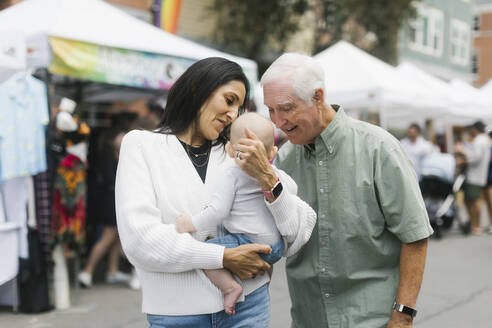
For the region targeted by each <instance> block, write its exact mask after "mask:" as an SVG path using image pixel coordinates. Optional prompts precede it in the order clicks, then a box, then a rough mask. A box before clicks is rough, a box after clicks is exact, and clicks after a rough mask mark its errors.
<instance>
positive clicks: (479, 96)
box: [450, 79, 492, 122]
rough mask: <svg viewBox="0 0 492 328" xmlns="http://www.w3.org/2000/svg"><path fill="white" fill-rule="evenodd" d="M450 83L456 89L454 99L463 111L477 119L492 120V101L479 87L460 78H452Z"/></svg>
mask: <svg viewBox="0 0 492 328" xmlns="http://www.w3.org/2000/svg"><path fill="white" fill-rule="evenodd" d="M450 85H451V87H452V88H453V90H454V93H453V95H454V100H455V102H458V104H459V106H460V107H461V108H462V109H463V111H465V112H466V113H469V114H470V115H471V116H473V117H475V118H476V119H481V120H483V121H486V122H492V101H491V100H489V99H487V98H486V97H485V96H484V94H483V93H482V92H481V91H480V90H479V89H477V88H475V87H473V86H472V85H470V84H468V83H466V82H464V81H462V80H459V79H453V80H451V82H450Z"/></svg>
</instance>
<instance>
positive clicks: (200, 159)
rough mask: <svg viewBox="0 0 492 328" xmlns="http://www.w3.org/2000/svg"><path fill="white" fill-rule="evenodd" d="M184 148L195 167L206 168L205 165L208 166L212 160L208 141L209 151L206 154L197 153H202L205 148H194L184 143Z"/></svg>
mask: <svg viewBox="0 0 492 328" xmlns="http://www.w3.org/2000/svg"><path fill="white" fill-rule="evenodd" d="M184 146H185V149H186V153H187V154H188V157H189V158H190V160H191V162H192V163H193V165H194V166H195V167H204V166H205V165H207V164H208V159H209V158H210V152H211V151H210V150H211V146H210V142H209V141H207V143H206V147H207V150H206V151H205V152H200V153H199V152H197V151H201V150H202V149H203V147H199V148H193V147H191V146H190V145H188V144H187V143H184Z"/></svg>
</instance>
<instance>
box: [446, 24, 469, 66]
mask: <svg viewBox="0 0 492 328" xmlns="http://www.w3.org/2000/svg"><path fill="white" fill-rule="evenodd" d="M470 42H471V41H470V26H469V25H468V24H466V23H465V22H462V21H459V20H456V19H452V20H451V37H450V48H451V49H450V59H451V62H453V63H455V64H459V65H463V66H465V65H468V63H469V62H470V58H469V57H470Z"/></svg>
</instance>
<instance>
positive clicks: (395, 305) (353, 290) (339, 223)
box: [246, 54, 433, 328]
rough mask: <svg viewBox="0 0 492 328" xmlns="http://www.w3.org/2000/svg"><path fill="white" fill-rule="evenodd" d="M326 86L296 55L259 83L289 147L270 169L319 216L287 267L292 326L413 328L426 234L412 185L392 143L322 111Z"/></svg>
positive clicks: (338, 111)
mask: <svg viewBox="0 0 492 328" xmlns="http://www.w3.org/2000/svg"><path fill="white" fill-rule="evenodd" d="M332 78H336V77H332ZM324 81H325V78H324V73H323V69H322V67H320V66H319V64H317V63H316V61H315V60H314V59H312V58H311V57H309V56H305V55H300V54H284V55H282V56H281V57H280V58H278V59H277V60H276V61H275V62H274V63H273V64H272V65H271V66H270V67H269V68H268V70H267V71H266V72H265V74H264V75H263V77H262V79H261V83H262V85H263V90H264V96H265V98H264V99H265V104H266V105H267V106H268V108H269V111H270V118H271V120H272V121H273V122H274V123H275V125H276V126H277V127H278V128H280V129H281V130H282V131H283V132H285V133H286V134H287V136H288V138H289V142H288V143H287V144H286V145H284V146H283V147H282V148H281V150H280V152H279V155H278V157H277V159H276V165H277V166H278V167H279V168H281V169H283V170H285V171H286V172H287V173H288V174H289V175H290V176H291V177H292V178H294V180H295V181H296V182H297V184H298V186H299V189H298V193H299V196H300V197H301V198H303V199H304V200H305V201H306V202H307V203H309V204H310V205H311V207H312V208H314V209H315V210H316V211H317V214H318V222H317V224H316V226H315V229H314V231H313V233H312V236H311V238H310V240H309V242H308V243H307V244H306V245H305V246H304V247H303V248H302V249H301V251H300V252H299V253H297V254H296V255H293V256H291V257H290V258H289V259H288V260H287V278H288V284H289V292H290V296H291V299H292V310H291V313H292V319H293V324H294V325H295V326H296V327H297V328H306V327H309V328H312V327H316V328H320V327H330V328H332V327H344V328H346V327H350V328H355V327H357V328H367V327H371V328H374V327H393V328H394V327H411V326H412V322H413V316H414V315H415V313H416V310H415V307H416V301H417V296H418V293H419V290H420V285H421V282H422V276H423V272H424V266H425V257H426V252H427V238H428V237H429V236H430V235H431V234H432V232H433V231H432V228H431V226H430V224H429V219H428V216H427V212H426V210H425V206H424V203H423V200H422V196H421V194H420V190H419V185H418V181H417V176H416V174H415V171H414V170H413V168H412V163H411V162H410V160H409V159H408V157H407V155H406V154H405V152H404V151H403V149H402V147H401V145H400V143H399V142H398V140H396V139H395V138H393V137H392V136H391V135H390V134H389V133H387V132H386V131H384V130H383V129H381V128H379V127H376V126H374V125H370V124H367V123H364V122H361V121H358V120H355V119H352V118H349V117H348V116H347V115H346V114H345V112H344V110H343V109H342V107H340V106H335V105H329V104H328V103H327V102H326V93H325V89H324ZM255 143H257V142H256V141H254V140H253V141H251V142H250V143H249V145H248V146H249V147H252V146H255ZM246 161H247V159H246ZM261 169H264V170H265V173H264V175H265V176H268V175H269V174H271V173H269V172H270V169H269V168H268V166H266V165H265V166H264V167H262V168H261ZM274 181H275V178H274V177H272V179H271V184H273V183H274Z"/></svg>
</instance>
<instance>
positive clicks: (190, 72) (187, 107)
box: [158, 57, 249, 145]
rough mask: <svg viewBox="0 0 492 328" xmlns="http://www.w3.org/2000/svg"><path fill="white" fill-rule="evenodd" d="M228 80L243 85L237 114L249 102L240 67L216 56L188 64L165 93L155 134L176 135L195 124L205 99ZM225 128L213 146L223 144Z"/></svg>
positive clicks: (246, 82)
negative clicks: (165, 99)
mask: <svg viewBox="0 0 492 328" xmlns="http://www.w3.org/2000/svg"><path fill="white" fill-rule="evenodd" d="M231 81H240V82H242V83H243V84H244V87H245V89H246V94H245V97H244V103H243V104H242V106H241V107H240V110H239V111H240V112H242V111H244V105H245V104H246V103H247V101H248V99H249V83H248V79H247V78H246V75H245V74H244V72H243V70H242V68H241V66H239V65H238V64H236V63H235V62H232V61H230V60H227V59H225V58H220V57H210V58H206V59H202V60H200V61H198V62H196V63H194V64H193V65H191V66H190V67H189V68H188V69H187V70H186V71H185V72H184V73H183V74H182V75H181V76H180V77H179V78H178V80H177V81H176V82H175V83H174V85H173V86H172V87H171V90H169V94H168V96H167V103H166V108H165V110H164V113H163V114H162V119H161V122H160V124H159V127H158V128H159V129H158V132H160V133H165V134H180V133H182V132H185V131H186V130H187V129H188V128H189V127H190V125H191V124H193V123H194V122H198V119H199V111H200V108H201V107H202V105H203V104H204V103H205V102H206V101H207V100H208V99H209V97H210V96H211V95H212V94H213V93H214V92H215V90H217V89H218V88H220V87H221V86H223V85H224V84H227V83H229V82H231ZM228 132H229V126H227V128H226V129H224V130H223V131H222V132H221V133H220V135H219V138H218V139H217V140H216V142H215V143H214V145H216V144H223V145H225V144H226V142H227V140H228V138H227V136H228Z"/></svg>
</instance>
